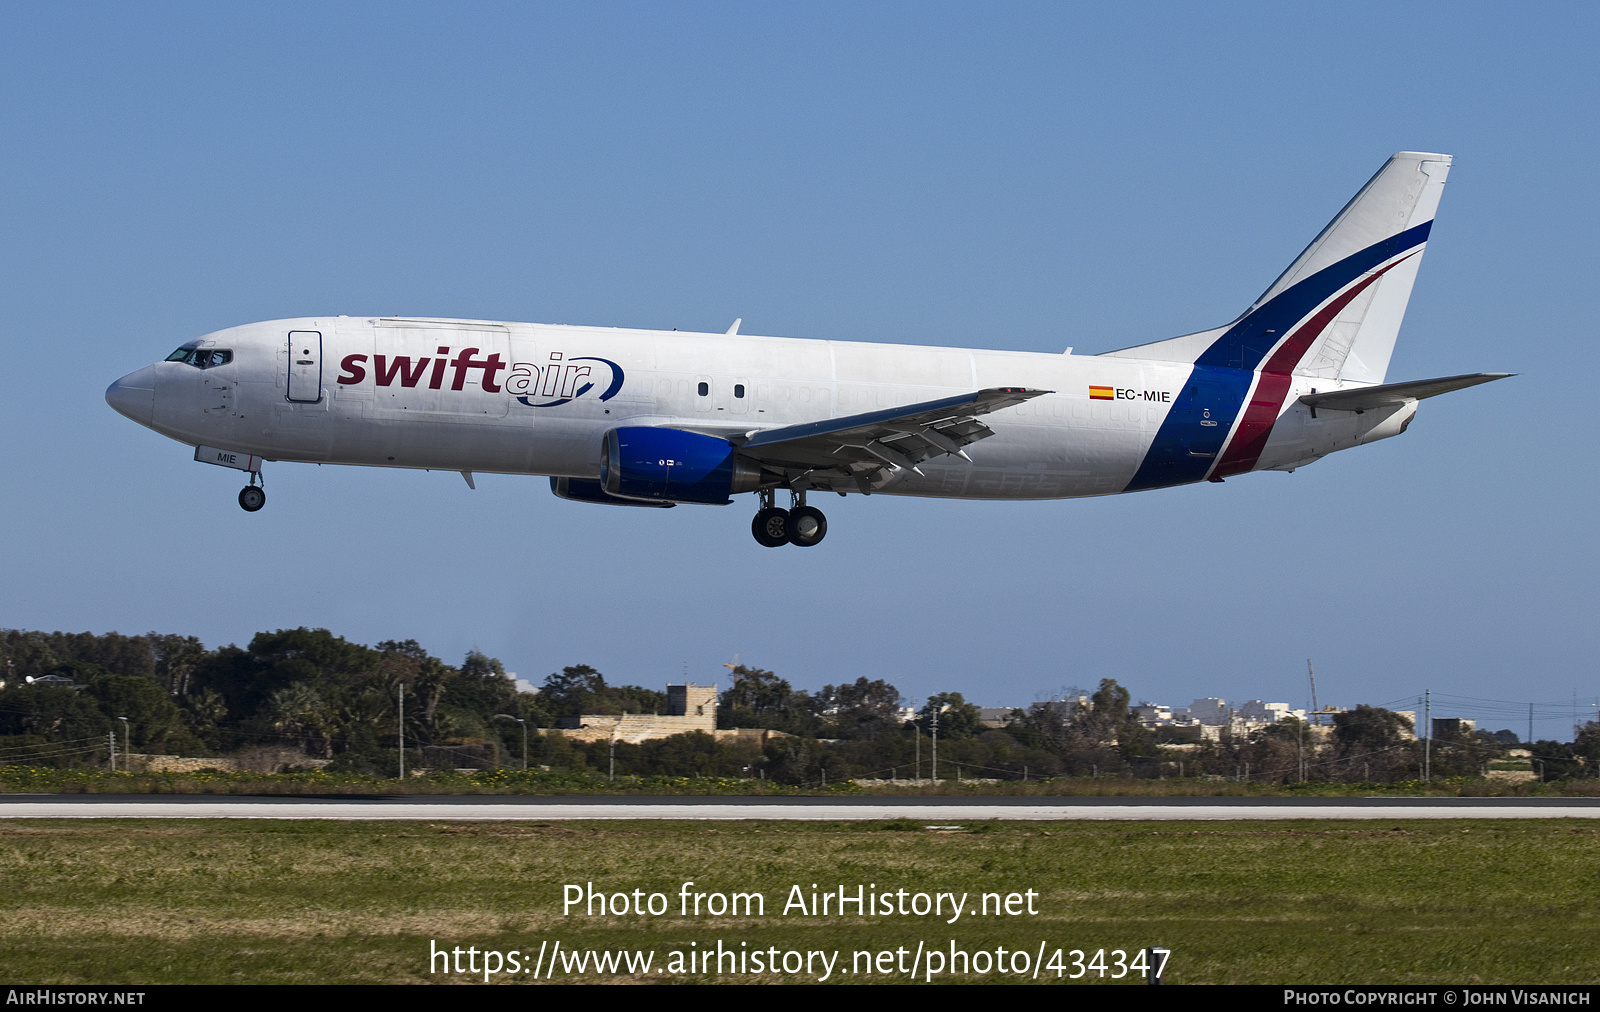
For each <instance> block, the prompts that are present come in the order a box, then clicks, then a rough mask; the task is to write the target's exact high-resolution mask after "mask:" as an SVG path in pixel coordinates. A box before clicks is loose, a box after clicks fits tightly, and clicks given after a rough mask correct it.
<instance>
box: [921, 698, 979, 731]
mask: <svg viewBox="0 0 1600 1012" xmlns="http://www.w3.org/2000/svg"><path fill="white" fill-rule="evenodd" d="M935 713H938V714H939V738H940V739H941V740H942V739H945V738H962V737H965V736H967V735H973V734H977V733H978V732H979V731H981V730H983V725H982V724H981V723H979V722H978V708H977V707H976V706H973V705H972V704H971V703H969V702H967V701H966V700H965V699H963V698H962V696H961V693H959V692H941V693H939V694H938V695H935V696H929V697H928V702H927V703H926V704H925V705H924V706H923V707H922V709H921V710H920V711H918V713H917V724H918V725H919V726H920V727H921V728H922V729H923V730H924V731H926V732H927V733H928V734H932V733H933V715H934V714H935Z"/></svg>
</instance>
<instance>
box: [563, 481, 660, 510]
mask: <svg viewBox="0 0 1600 1012" xmlns="http://www.w3.org/2000/svg"><path fill="white" fill-rule="evenodd" d="M550 491H552V492H554V493H555V494H556V495H558V496H560V497H561V498H563V499H571V500H572V501H573V502H598V503H605V504H606V505H607V506H643V507H644V508H645V509H652V508H653V509H671V508H672V507H674V506H676V505H677V503H670V502H645V501H644V500H643V499H621V498H618V497H617V496H614V495H606V490H605V489H604V488H603V487H601V485H600V483H599V482H598V481H595V480H593V479H591V478H554V477H552V478H551V479H550Z"/></svg>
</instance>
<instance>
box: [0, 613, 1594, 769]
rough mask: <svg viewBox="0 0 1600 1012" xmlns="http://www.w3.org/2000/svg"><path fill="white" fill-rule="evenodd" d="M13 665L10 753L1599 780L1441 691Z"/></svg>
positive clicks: (6, 691) (171, 643) (477, 658)
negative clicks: (1197, 692)
mask: <svg viewBox="0 0 1600 1012" xmlns="http://www.w3.org/2000/svg"><path fill="white" fill-rule="evenodd" d="M0 665H3V678H0V767H21V766H36V767H50V768H85V769H107V770H118V771H129V772H134V771H144V772H152V773H155V772H184V771H202V770H214V771H222V772H228V771H235V772H238V771H253V772H259V773H274V772H284V771H294V770H312V771H331V772H346V773H357V774H364V775H370V776H378V777H382V776H416V775H423V774H426V773H429V772H439V771H448V772H452V773H456V772H471V771H485V770H507V769H511V770H550V771H562V770H565V771H578V772H581V771H589V772H591V773H596V774H601V773H603V774H605V775H606V776H607V777H615V776H663V775H664V776H716V777H731V778H745V779H756V780H771V781H774V782H776V783H783V784H793V785H806V784H816V785H826V784H828V783H830V782H831V783H835V784H837V783H839V782H841V781H844V780H852V781H856V782H881V783H928V782H935V781H939V782H942V781H950V780H958V781H959V780H972V781H983V780H989V781H1004V780H1035V779H1049V778H1057V777H1092V778H1131V779H1141V778H1142V779H1156V778H1161V779H1165V778H1200V779H1210V780H1233V781H1239V782H1248V783H1276V784H1289V783H1305V782H1313V781H1326V782H1345V783H1352V782H1354V783H1361V782H1370V783H1394V782H1400V781H1412V780H1433V779H1444V778H1467V779H1471V778H1480V779H1485V780H1502V781H1552V780H1566V779H1578V778H1593V777H1596V776H1597V775H1600V723H1597V722H1596V721H1594V720H1584V721H1581V722H1580V721H1574V722H1573V727H1574V733H1573V736H1572V738H1571V739H1570V740H1565V741H1562V740H1555V739H1546V740H1538V741H1526V740H1521V739H1519V736H1518V735H1517V734H1516V733H1515V732H1514V731H1512V730H1511V729H1509V728H1500V729H1496V730H1489V729H1487V728H1479V727H1478V726H1477V723H1476V722H1475V721H1474V720H1472V719H1468V718H1465V717H1461V716H1454V715H1449V714H1448V713H1445V712H1443V711H1442V710H1441V709H1439V708H1437V707H1433V708H1432V712H1431V713H1425V714H1424V715H1423V718H1422V719H1421V720H1420V721H1419V716H1418V713H1417V711H1416V710H1414V709H1404V710H1399V709H1388V708H1383V707H1375V706H1370V705H1365V704H1358V705H1355V706H1351V707H1338V706H1323V707H1321V708H1319V709H1318V710H1316V711H1315V712H1310V713H1308V712H1307V711H1306V710H1305V709H1298V708H1295V707H1293V706H1291V705H1290V704H1288V703H1283V702H1268V701H1264V700H1260V699H1252V700H1247V701H1244V702H1239V703H1233V702H1230V701H1229V700H1226V699H1222V698H1205V699H1195V700H1193V701H1192V702H1191V703H1190V704H1189V705H1188V706H1186V707H1172V706H1167V705H1165V704H1157V703H1150V702H1139V703H1134V702H1132V696H1131V693H1130V691H1129V689H1128V688H1126V687H1124V686H1122V685H1120V684H1119V683H1118V682H1117V681H1116V680H1114V679H1109V678H1107V679H1101V680H1100V681H1099V683H1098V685H1097V686H1096V687H1095V688H1094V689H1093V690H1088V689H1084V690H1068V691H1067V692H1064V693H1062V694H1061V695H1060V696H1059V697H1057V698H1053V699H1049V700H1043V701H1037V702H1033V703H1031V704H1029V705H1027V706H1017V707H978V706H976V705H974V704H972V703H971V702H969V701H968V700H966V699H965V698H963V696H962V695H961V693H959V692H941V693H935V694H934V695H931V696H929V697H928V698H927V699H926V700H924V701H923V702H922V704H921V705H920V706H916V705H910V706H908V705H906V703H907V701H906V700H904V699H903V698H902V695H901V693H900V691H899V690H898V689H897V688H896V687H895V686H894V685H892V684H890V683H889V682H887V681H884V680H874V679H867V678H858V679H856V680H855V681H853V682H843V683H841V684H838V685H823V686H821V687H820V688H818V689H814V690H806V689H799V688H796V687H794V686H793V685H791V684H790V683H789V682H788V681H787V680H785V679H784V678H782V677H781V676H779V675H778V674H777V673H775V672H772V671H768V670H764V669H761V668H758V667H753V666H749V665H744V664H739V663H730V664H728V665H725V666H724V669H723V670H722V671H721V672H719V673H718V674H717V675H715V676H714V677H712V678H705V679H701V680H689V679H685V680H684V681H683V682H679V683H672V684H661V685H657V686H639V685H616V684H612V683H611V682H609V681H608V680H607V679H606V677H605V676H604V675H603V674H602V673H601V672H599V671H597V670H595V669H594V668H592V667H589V666H587V665H582V664H579V665H573V666H569V667H566V668H563V669H562V670H561V671H559V672H553V673H551V674H549V675H548V676H546V677H545V678H544V679H543V680H542V681H540V682H539V683H537V684H535V683H533V682H531V681H527V680H523V679H519V678H517V676H516V675H515V674H514V673H511V672H507V671H506V670H505V669H504V666H503V665H502V664H501V663H500V662H499V661H497V660H495V659H494V658H491V657H487V656H485V655H483V654H481V653H479V652H477V651H473V652H470V653H468V654H467V656H466V657H465V658H464V659H463V660H462V661H461V663H460V664H457V665H451V664H448V663H446V662H445V661H443V660H441V659H439V658H436V657H433V656H431V655H430V654H429V653H428V652H427V651H426V650H424V649H423V648H422V647H421V646H420V645H419V644H417V643H416V641H414V640H404V641H394V640H390V641H384V642H381V643H378V644H377V645H375V646H370V647H369V646H365V645H362V644H358V643H353V642H350V641H348V640H345V639H343V638H341V637H338V636H335V635H333V634H332V633H330V632H328V631H327V630H321V629H304V628H302V629H280V630H276V631H273V632H262V633H259V634H257V635H256V636H255V637H253V638H252V639H251V641H250V643H249V645H248V646H246V647H243V648H241V647H238V646H232V645H230V646H225V647H219V648H216V649H207V648H205V647H204V646H203V645H202V644H201V643H200V642H199V640H197V639H196V638H194V637H185V636H180V635H170V634H156V633H151V634H146V635H140V636H126V635H121V634H118V633H107V634H103V635H96V634H91V633H61V632H51V633H45V632H30V631H23V630H4V631H0ZM1429 703H1430V706H1431V697H1430V699H1429ZM1532 712H1533V711H1532V709H1531V708H1530V711H1529V713H1530V717H1529V724H1530V726H1531V723H1532Z"/></svg>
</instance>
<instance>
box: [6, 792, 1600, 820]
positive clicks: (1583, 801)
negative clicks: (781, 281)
mask: <svg viewBox="0 0 1600 1012" xmlns="http://www.w3.org/2000/svg"><path fill="white" fill-rule="evenodd" d="M0 818H3V819H362V820H427V821H451V822H459V821H472V822H482V821H535V822H551V821H570V820H580V819H685V820H711V821H727V820H752V819H764V820H779V821H805V822H834V821H858V820H870V819H912V820H915V821H919V822H924V823H927V824H930V825H931V824H949V823H960V822H969V821H981V820H989V819H1005V820H1012V821H1038V822H1060V821H1075V820H1084V821H1177V820H1184V821H1225V820H1247V821H1278V820H1284V819H1600V798H1079V797H1074V798H1011V797H996V798H983V797H960V798H899V797H855V798H828V797H795V798H770V797H683V796H670V797H662V796H655V797H643V796H637V795H604V796H561V797H550V796H529V795H498V796H485V795H470V794H467V795H463V794H454V795H433V796H396V795H391V796H369V797H352V796H349V795H345V796H324V797H297V798H287V797H282V796H240V795H216V794H182V795H173V794H165V795H160V794H157V795H148V794H141V795H133V794H120V795H119V794H75V795H56V794H50V795H45V794H7V795H0Z"/></svg>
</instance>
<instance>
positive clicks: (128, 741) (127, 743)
mask: <svg viewBox="0 0 1600 1012" xmlns="http://www.w3.org/2000/svg"><path fill="white" fill-rule="evenodd" d="M117 719H118V720H120V721H122V771H123V772H124V773H126V772H127V771H128V754H129V753H131V752H132V751H133V744H132V741H133V739H132V738H130V737H128V718H127V717H118V718H117Z"/></svg>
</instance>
